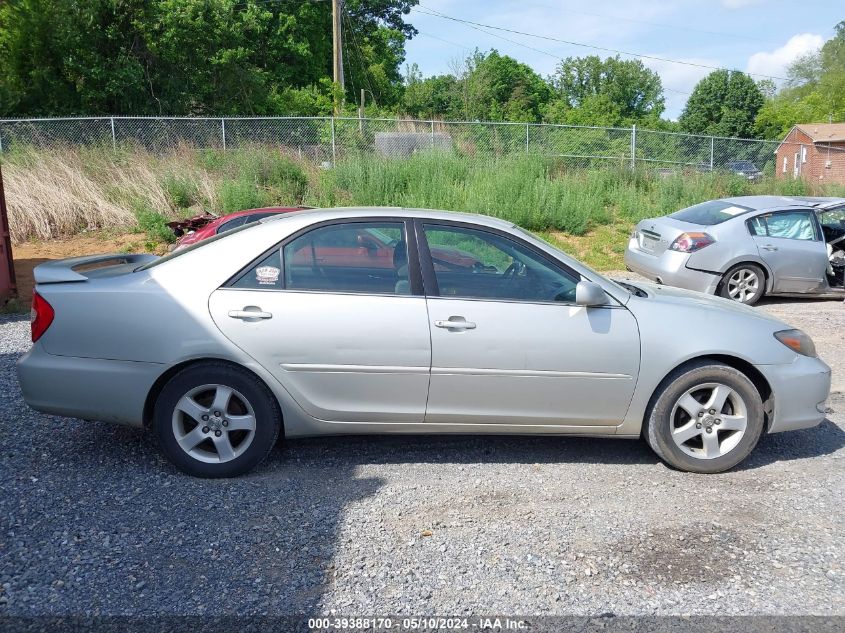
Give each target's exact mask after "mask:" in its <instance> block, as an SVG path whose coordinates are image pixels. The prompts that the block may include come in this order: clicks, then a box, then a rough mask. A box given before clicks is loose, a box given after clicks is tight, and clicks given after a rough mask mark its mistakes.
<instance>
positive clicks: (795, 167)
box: [792, 152, 801, 178]
mask: <svg viewBox="0 0 845 633" xmlns="http://www.w3.org/2000/svg"><path fill="white" fill-rule="evenodd" d="M798 156H799V154H798V152H795V156H794V157H793V161H794V162H793V163H792V175H793V176H794V177H795V178H798V174H800V173H801V163H799V162H798V160H799V159H798Z"/></svg>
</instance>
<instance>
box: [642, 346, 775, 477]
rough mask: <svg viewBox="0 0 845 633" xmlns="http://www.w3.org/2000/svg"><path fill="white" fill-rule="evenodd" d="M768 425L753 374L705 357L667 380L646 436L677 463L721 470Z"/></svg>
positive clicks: (696, 469)
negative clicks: (749, 376) (750, 374)
mask: <svg viewBox="0 0 845 633" xmlns="http://www.w3.org/2000/svg"><path fill="white" fill-rule="evenodd" d="M763 426H764V414H763V401H762V399H761V397H760V393H759V392H758V391H757V388H756V387H755V386H754V384H753V383H752V382H751V381H750V380H749V379H748V377H747V376H745V374H743V373H742V372H740V371H739V370H737V369H734V368H733V367H730V366H728V365H724V364H721V363H714V362H707V361H703V362H699V363H694V364H691V365H688V366H686V367H683V368H681V369H679V370H677V371H676V372H674V373H673V374H671V375H670V376H669V377H667V379H666V380H664V382H663V385H662V387H661V390H660V391H659V394H658V395H657V399H656V401H654V404H653V406H652V407H651V412H650V415H649V417H648V419H647V421H646V428H645V437H646V440H647V441H648V443H649V445H650V446H651V448H652V449H653V450H654V452H655V453H657V455H658V456H659V457H660V458H661V459H663V461H665V462H666V463H668V464H670V465H671V466H674V467H675V468H679V469H681V470H686V471H690V472H696V473H719V472H722V471H725V470H728V469H730V468H733V467H734V466H736V465H737V464H739V463H740V462H741V461H743V460H744V459H745V458H746V457H747V456H748V454H749V453H750V452H751V450H752V449H753V448H754V447H755V446H756V445H757V441H758V440H759V439H760V434H761V433H762V431H763Z"/></svg>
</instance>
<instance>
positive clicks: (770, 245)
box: [760, 244, 778, 251]
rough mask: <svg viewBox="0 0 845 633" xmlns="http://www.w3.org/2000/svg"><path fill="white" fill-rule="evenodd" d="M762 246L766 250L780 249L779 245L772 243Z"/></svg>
mask: <svg viewBox="0 0 845 633" xmlns="http://www.w3.org/2000/svg"><path fill="white" fill-rule="evenodd" d="M760 248H762V249H763V250H764V251H776V250H777V249H778V247H777V246H774V245H772V244H766V245H765V246H761V247H760Z"/></svg>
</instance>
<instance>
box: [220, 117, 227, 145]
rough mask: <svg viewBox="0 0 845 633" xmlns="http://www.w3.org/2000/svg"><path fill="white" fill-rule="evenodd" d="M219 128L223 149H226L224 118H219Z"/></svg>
mask: <svg viewBox="0 0 845 633" xmlns="http://www.w3.org/2000/svg"><path fill="white" fill-rule="evenodd" d="M220 129H221V130H222V132H223V151H224V152H225V151H226V119H220Z"/></svg>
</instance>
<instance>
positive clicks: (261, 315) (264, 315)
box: [229, 306, 273, 321]
mask: <svg viewBox="0 0 845 633" xmlns="http://www.w3.org/2000/svg"><path fill="white" fill-rule="evenodd" d="M229 316H230V317H232V318H233V319H242V320H245V321H249V320H251V319H272V318H273V315H272V314H271V313H270V312H263V311H262V310H261V308H256V307H255V306H247V307H246V308H244V309H243V310H229Z"/></svg>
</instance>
